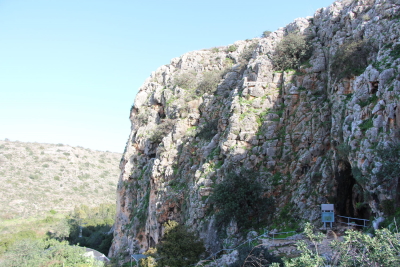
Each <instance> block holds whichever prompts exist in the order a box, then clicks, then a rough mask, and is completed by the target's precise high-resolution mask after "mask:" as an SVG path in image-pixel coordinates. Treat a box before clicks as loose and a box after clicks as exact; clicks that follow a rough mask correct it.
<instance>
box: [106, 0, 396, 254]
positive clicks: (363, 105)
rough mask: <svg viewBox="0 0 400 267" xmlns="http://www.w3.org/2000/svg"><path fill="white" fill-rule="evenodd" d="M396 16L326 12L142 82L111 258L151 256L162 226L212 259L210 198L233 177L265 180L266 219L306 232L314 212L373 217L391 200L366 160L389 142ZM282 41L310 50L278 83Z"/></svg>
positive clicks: (390, 190)
mask: <svg viewBox="0 0 400 267" xmlns="http://www.w3.org/2000/svg"><path fill="white" fill-rule="evenodd" d="M399 8H400V1H399V0H353V1H351V0H343V1H338V2H335V3H333V4H332V5H331V6H329V7H327V8H321V9H319V10H317V11H316V13H315V15H314V16H313V17H308V18H300V19H296V20H295V21H294V22H293V23H291V24H289V25H287V26H286V27H285V28H280V29H279V30H277V31H276V32H273V33H271V34H270V35H269V36H267V37H265V38H256V39H252V40H247V41H238V42H236V43H234V44H233V45H231V46H227V47H218V48H212V49H205V50H201V51H194V52H190V53H187V54H184V55H183V56H181V57H179V58H175V59H172V60H171V63H170V64H168V65H165V66H162V67H160V68H159V69H157V70H156V71H155V72H154V73H152V74H151V76H150V78H148V79H147V80H146V81H145V83H144V84H143V86H142V87H141V88H140V89H139V93H138V94H137V96H136V99H135V102H134V106H133V107H132V110H131V116H130V119H131V122H132V131H131V133H130V136H129V140H128V142H127V146H126V149H125V153H124V156H123V158H122V161H121V164H120V169H121V175H120V179H119V184H118V191H117V217H116V224H115V232H114V241H113V245H112V248H111V251H110V255H111V256H116V255H118V254H119V253H121V254H123V253H132V252H135V251H138V250H141V251H144V250H146V249H147V248H148V247H150V246H154V245H155V244H156V243H158V242H159V241H160V239H161V237H162V234H163V227H162V224H163V223H164V222H165V221H166V220H177V221H179V222H181V223H184V224H186V225H187V226H189V227H190V228H191V229H192V230H193V231H196V232H197V233H199V234H200V236H201V238H202V239H203V240H204V242H205V244H206V247H207V249H208V250H210V251H212V250H215V249H218V248H220V247H222V246H223V243H222V240H220V239H219V238H218V236H217V234H216V230H215V225H214V219H213V215H208V214H207V213H206V210H207V207H208V196H209V195H210V194H211V193H212V191H213V188H214V186H215V184H218V183H220V182H221V181H222V180H223V179H224V176H225V175H226V173H228V172H230V171H235V170H239V169H242V168H245V169H248V170H251V171H253V172H255V173H257V174H258V175H261V176H262V177H264V181H265V188H266V189H265V193H266V194H267V195H268V196H271V197H273V198H274V200H275V203H276V210H275V212H274V215H273V216H282V214H283V213H286V214H287V212H291V214H292V216H293V218H295V219H296V220H299V221H301V220H311V221H315V222H318V220H319V217H320V213H319V212H320V206H319V205H320V204H321V203H334V204H335V208H336V213H338V214H341V215H347V216H358V217H363V218H370V216H384V207H383V206H384V205H383V204H384V203H386V204H387V205H389V204H392V205H396V203H397V198H398V193H397V191H399V190H398V189H400V187H399V188H398V185H399V183H398V180H397V179H382V178H380V176H379V175H378V174H379V172H380V171H381V167H382V157H380V156H379V154H378V152H377V151H378V148H382V149H383V148H385V147H386V148H387V147H388V145H390V144H393V143H395V142H396V141H397V140H398V135H399V131H398V129H399V125H400V114H399V112H400V107H399V108H398V105H399V96H400V94H399V93H400V75H399V71H400V68H399V63H400V39H399V36H400V34H399V31H400V20H399V18H400V13H399ZM290 33H295V34H297V35H303V36H307V37H308V38H309V39H310V40H311V44H312V53H311V57H310V58H309V60H308V61H307V62H302V65H301V66H300V67H299V68H298V69H296V70H286V71H283V72H282V71H276V67H275V66H274V64H275V62H274V60H273V59H274V54H276V47H277V46H278V45H279V43H280V42H281V40H283V39H284V38H285V36H287V35H288V34H290ZM352 47H353V50H351V49H352ZM354 47H355V49H354ZM349 51H350V52H349ZM349 53H350V54H349ZM355 61H360V62H361V63H360V64H361V69H360V66H358V65H352V64H353V63H354V62H355ZM363 62H364V63H363ZM363 64H364V66H363ZM349 66H350V68H349ZM352 66H353V68H356V69H353V70H352V69H351V68H352ZM232 225H233V226H234V222H233V224H232ZM228 231H230V233H231V234H234V232H235V228H234V227H232V229H228Z"/></svg>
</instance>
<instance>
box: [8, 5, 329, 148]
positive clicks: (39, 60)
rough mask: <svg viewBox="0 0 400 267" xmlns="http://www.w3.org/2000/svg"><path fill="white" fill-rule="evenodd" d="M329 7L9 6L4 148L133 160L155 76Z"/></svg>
mask: <svg viewBox="0 0 400 267" xmlns="http://www.w3.org/2000/svg"><path fill="white" fill-rule="evenodd" d="M332 2H333V1H328V0H309V1H298V0H287V1H276V0H274V1H269V0H263V1H262V0H254V1H251V2H248V3H245V1H237V0H229V1H228V0H213V1H212V0H202V1H193V0H192V1H190V0H170V1H166V0H163V1H161V0H153V1H138V0H131V1H128V0H0V139H4V138H9V139H10V140H19V141H29V142H35V141H36V142H44V143H63V144H69V145H74V146H77V145H79V146H83V147H87V148H91V149H97V150H109V151H113V152H123V150H124V147H125V143H126V140H127V138H128V136H129V132H130V122H129V110H130V107H131V105H132V104H133V101H134V98H135V95H136V93H137V89H138V88H139V87H140V86H141V84H142V83H143V82H144V80H145V79H146V78H147V77H148V76H149V75H150V73H151V72H152V71H154V70H156V69H157V68H158V67H159V66H161V65H163V64H167V63H169V61H170V59H172V58H174V57H178V56H180V55H182V54H183V53H186V52H189V51H193V50H198V49H203V48H211V47H214V46H221V45H228V44H232V43H233V42H235V41H237V40H244V39H250V38H253V37H258V36H260V35H261V33H262V32H263V31H265V30H270V31H274V30H276V29H277V28H279V27H283V26H285V25H286V24H288V23H290V22H291V21H293V19H295V18H298V17H305V16H310V15H313V13H314V12H315V10H316V9H318V8H320V7H326V6H328V5H330V4H331V3H332Z"/></svg>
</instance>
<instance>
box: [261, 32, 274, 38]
mask: <svg viewBox="0 0 400 267" xmlns="http://www.w3.org/2000/svg"><path fill="white" fill-rule="evenodd" d="M271 33H272V32H271V31H264V32H263V33H262V34H261V37H262V38H267V37H268V36H270V35H271Z"/></svg>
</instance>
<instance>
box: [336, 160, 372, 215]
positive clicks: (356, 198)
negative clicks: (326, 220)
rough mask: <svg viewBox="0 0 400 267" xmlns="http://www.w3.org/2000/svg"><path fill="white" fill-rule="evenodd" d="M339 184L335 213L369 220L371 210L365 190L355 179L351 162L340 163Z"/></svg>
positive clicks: (337, 177)
mask: <svg viewBox="0 0 400 267" xmlns="http://www.w3.org/2000/svg"><path fill="white" fill-rule="evenodd" d="M335 179H336V182H337V189H336V203H335V211H336V214H337V215H340V216H346V217H352V218H361V219H369V217H370V208H369V206H368V204H366V203H365V202H366V201H365V200H364V190H363V188H362V186H360V185H359V184H358V183H357V181H356V179H354V177H353V173H352V168H351V165H350V163H349V162H347V161H339V164H338V168H337V171H336V173H335Z"/></svg>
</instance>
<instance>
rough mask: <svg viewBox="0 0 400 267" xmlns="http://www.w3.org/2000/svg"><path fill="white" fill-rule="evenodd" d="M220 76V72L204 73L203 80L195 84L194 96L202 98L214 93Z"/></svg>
mask: <svg viewBox="0 0 400 267" xmlns="http://www.w3.org/2000/svg"><path fill="white" fill-rule="evenodd" d="M221 74H222V72H221V71H208V72H205V73H204V74H203V78H202V79H201V81H200V82H199V83H198V84H197V88H196V94H197V95H199V96H202V95H204V94H205V93H208V94H209V93H214V92H215V91H216V90H217V87H218V83H219V82H220V80H221V78H222V76H221Z"/></svg>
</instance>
